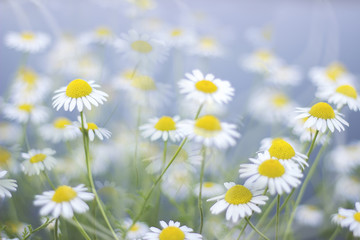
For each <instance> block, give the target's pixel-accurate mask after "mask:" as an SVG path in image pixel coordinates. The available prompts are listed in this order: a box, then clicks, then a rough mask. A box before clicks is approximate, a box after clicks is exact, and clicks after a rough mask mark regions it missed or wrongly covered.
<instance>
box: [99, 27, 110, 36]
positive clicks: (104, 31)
mask: <svg viewBox="0 0 360 240" xmlns="http://www.w3.org/2000/svg"><path fill="white" fill-rule="evenodd" d="M95 33H96V35H98V36H100V37H107V36H111V35H112V32H111V30H110V29H109V28H107V27H99V28H97V29H96V30H95Z"/></svg>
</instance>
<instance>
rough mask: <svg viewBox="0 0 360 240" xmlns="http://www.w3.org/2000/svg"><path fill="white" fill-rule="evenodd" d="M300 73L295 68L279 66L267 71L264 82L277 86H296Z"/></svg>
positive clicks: (299, 79)
mask: <svg viewBox="0 0 360 240" xmlns="http://www.w3.org/2000/svg"><path fill="white" fill-rule="evenodd" d="M301 77H302V76H301V72H300V70H299V69H298V68H297V67H296V66H287V65H284V64H282V65H280V66H276V67H274V68H271V69H269V74H267V75H266V78H265V81H267V82H270V83H273V84H275V85H279V86H296V85H298V84H299V83H300V81H301Z"/></svg>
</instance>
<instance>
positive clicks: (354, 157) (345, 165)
mask: <svg viewBox="0 0 360 240" xmlns="http://www.w3.org/2000/svg"><path fill="white" fill-rule="evenodd" d="M359 156H360V141H357V142H353V143H350V144H347V145H339V146H337V147H335V148H334V150H332V151H331V152H330V160H331V162H332V165H333V167H332V170H334V171H336V172H338V173H345V174H347V173H349V172H351V171H352V170H354V169H355V168H357V167H359V166H360V157H359Z"/></svg>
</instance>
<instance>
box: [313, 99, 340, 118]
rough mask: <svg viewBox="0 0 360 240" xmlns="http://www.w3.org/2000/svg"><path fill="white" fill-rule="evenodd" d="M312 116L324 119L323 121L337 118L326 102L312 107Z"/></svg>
mask: <svg viewBox="0 0 360 240" xmlns="http://www.w3.org/2000/svg"><path fill="white" fill-rule="evenodd" d="M309 113H310V115H312V116H314V117H317V118H322V119H332V118H335V112H334V109H333V108H332V107H331V106H330V105H329V104H328V103H325V102H319V103H317V104H315V105H314V106H312V107H311V109H310V111H309Z"/></svg>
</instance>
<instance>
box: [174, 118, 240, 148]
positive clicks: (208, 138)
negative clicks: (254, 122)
mask: <svg viewBox="0 0 360 240" xmlns="http://www.w3.org/2000/svg"><path fill="white" fill-rule="evenodd" d="M180 125H181V126H180V128H181V131H183V133H184V134H185V135H186V136H188V138H189V139H190V140H191V139H194V141H195V142H199V143H202V144H203V145H204V146H206V147H217V148H220V149H226V148H228V147H230V146H234V145H235V144H236V141H235V139H236V138H239V137H240V136H241V135H240V133H238V132H237V131H236V125H234V124H229V123H225V122H220V121H219V119H217V118H216V117H215V116H212V115H205V116H202V117H199V118H198V119H197V120H184V121H183V122H182V123H181V124H180Z"/></svg>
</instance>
